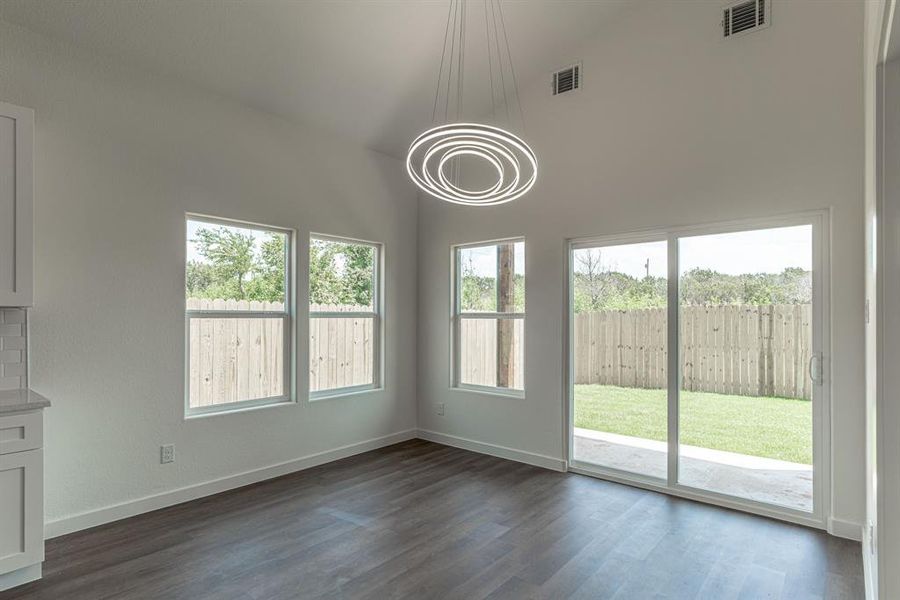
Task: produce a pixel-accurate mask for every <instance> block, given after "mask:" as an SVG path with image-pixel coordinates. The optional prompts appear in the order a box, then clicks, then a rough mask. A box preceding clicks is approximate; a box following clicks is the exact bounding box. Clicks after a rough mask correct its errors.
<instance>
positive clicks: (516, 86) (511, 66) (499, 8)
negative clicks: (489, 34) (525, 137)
mask: <svg viewBox="0 0 900 600" xmlns="http://www.w3.org/2000/svg"><path fill="white" fill-rule="evenodd" d="M497 12H498V13H500V29H501V30H502V31H503V39H504V40H505V41H506V57H507V60H509V73H510V75H512V80H513V92H514V93H515V95H516V107H517V108H518V109H519V119H520V120H521V123H520V127H521V128H522V133H525V113H524V112H522V101H521V100H520V99H519V82H518V81H516V67H515V65H514V64H513V60H512V52H511V51H510V49H509V36H508V35H507V33H506V21H504V20H503V6H502V5H501V4H500V2H499V0H498V1H497Z"/></svg>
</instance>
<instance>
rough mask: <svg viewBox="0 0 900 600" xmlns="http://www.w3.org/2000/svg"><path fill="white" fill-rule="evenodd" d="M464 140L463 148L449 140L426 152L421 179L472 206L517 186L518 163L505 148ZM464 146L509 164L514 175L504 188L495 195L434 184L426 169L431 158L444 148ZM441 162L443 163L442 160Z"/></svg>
mask: <svg viewBox="0 0 900 600" xmlns="http://www.w3.org/2000/svg"><path fill="white" fill-rule="evenodd" d="M466 139H467V140H468V141H467V142H466V145H465V146H460V145H458V142H456V141H455V140H453V139H449V140H445V141H443V142H441V143H439V144H435V145H434V146H432V147H431V148H430V149H429V150H428V152H426V154H425V157H424V158H423V160H422V177H423V179H424V180H425V181H427V182H428V184H429V186H430V187H432V188H435V189H440V190H443V191H445V192H447V193H454V192H455V193H456V194H457V195H458V196H459V197H461V198H464V199H465V200H467V201H469V202H470V203H473V204H474V203H483V202H485V201H487V202H491V201H492V198H493V197H494V196H495V195H498V194H506V193H508V192H509V190H511V189H513V188H515V187H516V185H518V183H519V170H520V169H519V161H518V159H517V158H516V157H515V155H513V154H512V153H510V152H509V151H508V150H507V149H506V148H504V147H502V146H497V145H495V144H488V143H485V142H483V141H481V140H472V139H469V138H466ZM466 146H475V147H480V148H484V149H485V151H486V152H488V153H489V154H492V155H493V157H494V158H495V159H499V158H500V157H502V158H504V159H505V160H506V162H508V163H509V164H510V166H511V167H512V169H513V172H514V173H515V175H514V177H513V178H512V180H511V181H510V182H509V183H508V184H507V185H506V187H504V188H502V189H499V188H498V189H499V191H498V192H496V193H495V192H486V193H483V192H473V191H470V190H465V189H462V188H459V187H457V186H455V185H452V184H449V186H448V185H446V184H445V183H446V182H444V181H440V182H436V181H435V180H434V177H433V176H432V174H431V171H430V169H429V168H428V165H429V164H430V163H431V158H432V156H434V155H435V154H437V153H438V152H440V151H441V150H443V149H445V148H453V149H458V148H461V147H466ZM494 152H496V153H497V154H499V155H500V157H498V156H497V154H494ZM448 154H449V152H448ZM441 162H443V160H442V161H441ZM438 167H439V169H440V163H439V165H438ZM501 169H502V164H501ZM438 178H439V179H440V170H438ZM504 180H505V172H504V173H503V174H502V177H501V184H502V182H503V181H504ZM448 187H449V188H452V189H449V190H448Z"/></svg>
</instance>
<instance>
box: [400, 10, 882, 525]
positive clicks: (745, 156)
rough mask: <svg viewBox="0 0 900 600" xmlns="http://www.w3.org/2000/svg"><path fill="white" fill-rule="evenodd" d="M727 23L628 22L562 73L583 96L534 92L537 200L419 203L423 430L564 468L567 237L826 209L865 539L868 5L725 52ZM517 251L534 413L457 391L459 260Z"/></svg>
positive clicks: (667, 13) (844, 450)
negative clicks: (574, 70)
mask: <svg viewBox="0 0 900 600" xmlns="http://www.w3.org/2000/svg"><path fill="white" fill-rule="evenodd" d="M811 14H814V18H811V16H810V15H811ZM719 17H720V14H719V5H717V4H715V3H709V2H700V1H683V2H651V3H645V4H643V5H640V6H636V7H632V9H630V10H629V11H626V12H625V13H624V14H623V16H622V17H621V18H618V19H615V20H613V21H611V22H610V23H609V25H608V26H607V27H606V28H605V29H604V30H602V31H600V32H599V33H598V34H597V35H596V36H595V37H594V38H593V39H592V40H591V41H590V42H588V43H586V44H585V45H584V46H583V47H582V48H581V50H580V52H579V53H577V54H573V55H566V56H559V57H558V60H557V62H558V64H559V65H565V64H569V63H571V62H572V61H573V60H576V59H582V60H583V61H584V71H583V73H584V75H583V78H584V88H583V90H581V91H580V92H577V93H574V94H568V95H562V96H557V97H553V96H551V95H550V90H549V74H548V75H547V77H546V78H544V79H542V80H541V81H537V82H533V84H532V85H530V86H528V87H527V89H525V90H523V93H522V96H523V104H524V111H525V119H526V125H527V135H526V138H527V139H528V140H529V141H530V142H531V143H532V146H533V148H534V149H535V151H536V152H537V154H538V157H539V161H540V168H541V172H540V178H539V181H538V183H537V186H536V188H535V190H534V191H533V192H532V193H531V194H530V195H528V196H526V197H525V198H523V199H521V200H518V201H517V202H515V203H513V204H511V205H503V206H501V207H497V208H492V209H472V208H465V207H457V206H451V205H447V204H443V203H440V202H439V201H437V200H433V199H431V198H421V199H420V203H419V253H420V255H419V317H420V319H419V349H418V351H419V372H418V389H419V427H420V428H422V429H426V430H431V431H435V432H438V433H441V434H445V435H452V436H459V437H463V438H467V439H471V440H475V441H477V442H482V443H490V444H496V445H500V446H505V447H507V448H512V449H517V450H521V451H524V452H528V453H532V454H538V455H542V456H543V457H549V459H557V460H561V459H563V458H564V450H563V448H564V437H563V436H564V421H563V415H564V396H563V368H564V362H563V342H562V339H563V338H562V335H563V324H564V281H565V272H564V259H565V249H566V245H565V240H566V239H567V238H572V237H580V236H590V235H600V234H611V233H621V232H629V231H634V230H639V229H645V228H659V227H667V226H678V225H689V224H696V223H706V222H716V221H723V220H730V219H737V218H745V217H766V216H772V215H778V214H782V213H790V212H797V211H803V210H810V209H821V208H830V209H831V210H832V213H831V218H832V232H831V235H832V240H831V241H832V245H831V267H832V281H834V282H835V284H834V285H833V289H832V290H831V297H830V299H831V311H832V320H831V333H832V338H833V340H834V343H833V356H832V362H831V364H832V367H833V371H832V378H831V382H832V403H833V407H832V411H833V412H832V422H833V436H832V442H833V448H832V451H833V452H832V453H833V458H832V468H833V482H834V485H833V494H832V496H833V498H832V505H833V506H832V509H833V517H834V519H835V520H836V521H835V522H834V523H833V524H834V526H835V528H836V530H839V531H840V532H842V533H843V534H844V535H847V534H851V535H853V534H856V535H858V532H859V528H858V526H859V524H861V523H862V521H863V515H864V509H865V494H864V470H863V464H864V441H863V440H864V423H863V417H864V404H863V358H862V357H863V330H862V326H861V318H862V317H861V315H862V311H863V294H862V289H863V210H862V194H863V127H862V125H863V92H862V90H863V73H862V71H863V70H862V60H861V57H862V35H863V8H862V3H852V2H805V1H792V2H777V3H775V5H774V7H773V25H772V26H771V27H770V28H769V29H767V30H765V31H761V32H758V33H755V34H753V35H748V36H745V37H739V38H734V39H732V40H723V39H721V33H720V29H719V25H718V21H719ZM512 33H514V32H512ZM512 42H513V43H516V44H521V43H525V41H524V40H516V39H514V38H513V39H512ZM518 235H524V236H525V239H526V281H527V283H526V290H527V291H526V294H527V297H526V310H527V315H528V316H527V323H526V340H527V342H526V365H527V367H526V370H527V373H526V388H527V394H526V398H525V399H515V398H505V397H499V396H490V395H485V394H478V393H473V392H469V391H465V392H463V391H455V390H451V389H450V388H449V370H450V369H449V364H450V357H449V344H448V342H447V339H448V335H449V314H450V312H449V311H450V281H449V266H450V259H449V247H450V245H451V244H454V243H463V242H473V241H479V240H487V239H492V238H498V237H508V236H518ZM438 402H443V403H445V404H446V409H445V411H446V414H445V416H443V417H440V416H437V415H436V411H435V410H434V404H435V403H438Z"/></svg>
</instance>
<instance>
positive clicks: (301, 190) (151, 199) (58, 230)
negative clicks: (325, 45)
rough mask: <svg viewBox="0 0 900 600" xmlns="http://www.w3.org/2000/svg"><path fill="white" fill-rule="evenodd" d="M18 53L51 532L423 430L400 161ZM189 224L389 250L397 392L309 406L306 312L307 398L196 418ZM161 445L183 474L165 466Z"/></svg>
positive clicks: (162, 86) (8, 97) (98, 66)
mask: <svg viewBox="0 0 900 600" xmlns="http://www.w3.org/2000/svg"><path fill="white" fill-rule="evenodd" d="M0 57H2V60H0V99H2V100H3V101H6V102H11V103H14V104H19V105H23V106H29V107H32V108H34V109H35V111H36V143H35V165H36V166H35V173H36V181H35V184H36V185H35V190H36V197H35V228H34V230H35V273H36V274H35V282H34V285H35V307H34V310H33V311H32V313H31V315H30V317H29V319H30V323H31V340H30V341H31V377H30V383H31V386H32V387H33V388H34V389H35V390H37V391H39V392H41V393H43V394H44V395H46V396H47V397H48V398H50V399H51V400H52V401H53V407H52V408H50V409H48V410H47V411H46V431H45V457H46V458H45V461H46V476H45V480H46V494H47V498H46V518H47V520H48V521H51V522H53V521H58V520H60V519H67V518H68V517H72V516H73V515H77V514H79V513H84V512H89V511H94V510H97V509H99V508H102V507H107V506H111V505H116V504H119V503H123V502H129V501H133V500H135V499H140V498H144V497H146V496H149V495H153V494H160V493H164V492H169V491H172V490H176V489H178V488H183V487H185V486H192V485H195V484H198V483H201V482H206V481H210V480H214V479H218V478H222V477H228V476H231V475H234V474H238V473H242V472H245V471H250V470H254V469H259V468H262V467H266V466H269V465H274V464H277V463H282V462H285V461H291V460H294V459H297V458H301V457H305V456H308V455H310V454H313V453H318V452H323V451H326V450H331V449H335V448H338V447H341V446H345V445H348V444H354V443H357V442H360V441H364V440H369V439H372V438H378V437H381V436H386V435H388V434H393V433H396V432H401V431H404V430H409V429H411V428H414V427H415V424H416V423H415V417H416V412H415V411H416V405H415V398H414V393H415V361H414V360H413V359H410V357H411V356H412V355H414V352H415V344H416V337H415V322H414V319H412V318H410V315H415V307H416V286H415V272H416V253H415V249H416V198H415V193H414V191H413V189H412V187H411V185H410V184H409V183H408V182H407V181H406V175H405V172H404V170H403V167H402V164H401V163H400V162H398V161H397V160H395V159H393V158H389V157H386V156H383V155H380V154H376V153H373V152H368V151H364V150H362V149H359V148H356V147H354V146H351V145H349V144H346V143H343V142H341V141H339V140H333V139H330V138H329V137H328V136H326V135H324V134H322V133H320V132H318V131H316V130H314V129H312V128H306V129H304V128H298V127H296V126H293V125H290V124H288V123H287V122H284V121H281V120H279V119H276V118H273V117H270V116H267V115H264V114H262V113H259V112H256V111H253V110H250V109H247V108H244V107H242V106H241V105H239V104H236V103H234V102H232V101H230V100H226V99H223V98H220V97H217V96H214V95H211V94H208V93H206V92H203V91H201V90H199V89H195V88H193V87H191V86H189V85H186V84H182V83H180V82H178V81H175V80H172V79H168V78H166V77H161V76H157V75H153V74H149V73H146V72H142V71H140V70H139V69H136V68H134V67H130V66H125V65H122V64H119V63H117V62H116V61H115V60H108V59H106V58H103V57H100V56H97V55H93V54H91V53H87V52H83V51H81V50H79V49H76V48H74V47H71V46H68V45H66V44H64V43H61V42H57V41H52V40H50V39H47V38H44V37H40V36H37V35H34V34H32V33H30V32H28V31H26V30H24V29H21V28H18V27H15V26H11V25H8V24H5V23H2V22H0ZM185 211H195V212H200V213H208V214H212V215H219V216H222V217H231V218H236V219H246V220H249V221H256V222H261V223H267V224H272V225H278V226H282V227H293V228H296V229H297V231H298V240H299V241H300V243H301V245H302V243H303V241H304V240H305V239H306V238H307V237H308V235H309V232H310V231H315V232H321V233H328V234H335V235H347V236H353V237H357V238H362V239H367V240H375V241H379V242H383V243H384V245H385V255H386V260H387V270H386V275H385V278H386V298H387V306H386V326H387V330H386V336H385V340H386V344H387V347H386V353H385V357H386V384H387V388H386V390H385V391H384V392H376V393H370V394H365V395H359V396H355V397H348V398H343V399H334V400H327V401H321V402H316V403H309V402H307V401H306V400H305V390H306V387H307V371H308V370H307V369H306V368H304V364H307V363H306V359H307V350H306V346H305V344H304V342H305V340H306V339H307V337H306V333H307V326H306V323H305V319H304V315H305V312H304V311H305V303H304V302H299V303H298V309H299V315H298V327H297V339H298V340H299V344H298V346H299V347H298V352H297V354H296V358H297V371H298V395H299V396H300V399H301V402H300V403H299V404H298V405H292V406H285V407H273V408H266V409H261V410H256V411H252V412H245V413H241V414H229V415H222V416H214V417H209V418H202V419H194V420H189V421H185V420H183V416H182V415H183V401H184V400H183V398H184V383H183V381H184V366H183V359H184V316H183V311H184V278H183V272H184V258H185V241H184V213H185ZM301 247H302V246H301ZM304 260H305V255H304V254H303V253H302V252H301V260H300V264H299V269H298V271H299V276H298V292H299V295H300V297H303V296H304V293H305V290H306V289H307V280H306V276H305V272H306V271H305V263H304ZM163 443H174V444H175V445H176V457H177V460H176V462H175V464H172V465H160V464H159V445H160V444H163ZM181 497H184V494H182V496H181ZM141 506H143V507H144V508H148V507H152V506H154V504H153V503H152V502H151V503H145V504H143V505H141ZM110 514H113V513H110ZM116 514H123V513H121V511H120V512H119V513H116ZM76 521H77V522H76ZM76 521H73V522H71V526H78V525H79V524H80V525H84V524H86V523H90V522H91V519H90V518H88V519H81V520H77V519H76ZM66 528H68V526H65V525H64V526H59V525H57V526H56V527H55V529H54V527H53V526H51V531H54V530H55V531H60V530H65V529H66Z"/></svg>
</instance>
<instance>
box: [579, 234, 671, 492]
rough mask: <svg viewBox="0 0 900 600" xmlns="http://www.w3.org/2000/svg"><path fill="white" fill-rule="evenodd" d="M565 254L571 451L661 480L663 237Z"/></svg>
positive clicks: (664, 430)
mask: <svg viewBox="0 0 900 600" xmlns="http://www.w3.org/2000/svg"><path fill="white" fill-rule="evenodd" d="M572 259H573V264H572V268H573V273H572V285H573V311H574V313H573V314H574V317H573V318H574V322H573V335H574V339H573V342H574V343H573V352H572V359H573V363H574V364H573V368H574V372H573V375H574V389H573V394H574V410H575V414H574V416H575V419H574V431H573V443H574V448H573V451H574V457H575V459H576V460H578V461H581V462H585V463H590V464H596V465H602V466H604V467H609V468H612V469H617V470H621V471H627V472H630V473H635V474H638V475H643V476H647V477H652V478H655V479H660V480H663V481H664V480H665V479H666V471H667V469H668V466H667V465H668V417H667V408H666V407H667V404H668V400H667V392H666V385H667V380H668V379H667V368H666V355H667V341H666V324H667V321H668V315H667V309H666V306H667V300H666V289H667V285H666V282H667V272H668V266H667V265H668V259H667V249H666V241H665V240H664V239H663V240H656V241H646V242H634V243H628V244H612V245H606V246H603V245H598V244H588V245H585V246H579V247H575V248H574V249H573V251H572Z"/></svg>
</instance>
